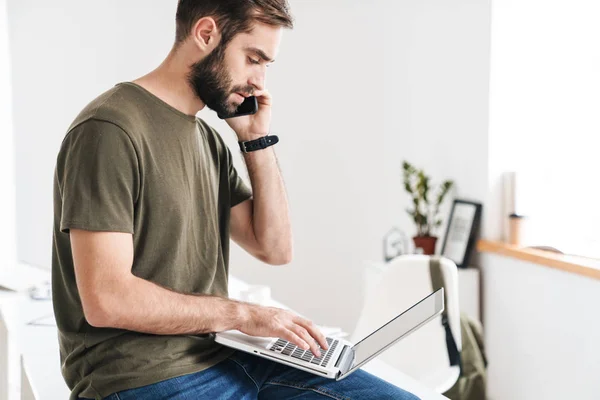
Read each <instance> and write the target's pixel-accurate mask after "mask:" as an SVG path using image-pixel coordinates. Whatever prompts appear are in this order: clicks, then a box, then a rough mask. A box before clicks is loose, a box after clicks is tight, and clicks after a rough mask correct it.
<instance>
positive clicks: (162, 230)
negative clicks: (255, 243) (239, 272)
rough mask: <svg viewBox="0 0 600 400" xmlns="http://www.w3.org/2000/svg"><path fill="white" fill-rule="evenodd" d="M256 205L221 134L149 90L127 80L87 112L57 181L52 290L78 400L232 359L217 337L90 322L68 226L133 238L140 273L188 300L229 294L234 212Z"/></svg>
mask: <svg viewBox="0 0 600 400" xmlns="http://www.w3.org/2000/svg"><path fill="white" fill-rule="evenodd" d="M250 197H251V192H250V190H249V188H248V187H247V186H246V185H245V184H244V183H243V181H242V180H241V179H240V177H239V176H238V173H237V171H236V170H235V168H234V167H233V165H232V159H231V153H230V151H229V149H228V148H227V146H226V145H225V143H224V142H223V140H222V139H221V137H220V136H219V134H218V133H217V132H216V131H215V130H214V129H212V128H211V127H210V126H208V125H207V124H206V123H205V122H204V121H202V120H200V119H199V118H196V117H193V116H189V115H186V114H184V113H182V112H180V111H178V110H177V109H175V108H173V107H171V106H170V105H168V104H167V103H165V102H163V101H162V100H160V99H159V98H158V97H156V96H154V95H152V94H151V93H150V92H148V91H146V90H145V89H143V88H142V87H140V86H138V85H136V84H133V83H129V82H126V83H121V84H118V85H116V86H115V87H114V88H112V89H111V90H109V91H108V92H106V93H104V94H102V95H100V96H99V97H98V98H97V99H95V100H94V101H92V102H91V103H90V104H89V105H88V106H87V107H86V108H85V109H84V110H83V111H82V112H81V114H80V115H79V116H78V117H77V118H76V119H75V121H74V122H73V124H72V125H71V127H70V128H69V130H68V132H67V135H66V137H65V139H64V140H63V142H62V146H61V148H60V152H59V154H58V157H57V164H56V171H55V175H54V235H53V247H52V292H53V300H54V313H55V316H56V321H57V325H58V331H59V342H60V356H61V364H62V373H63V376H64V378H65V381H66V382H67V385H68V386H69V388H70V389H71V391H72V393H71V399H76V398H77V397H83V398H93V399H101V398H103V397H106V396H108V395H110V394H112V393H114V392H117V391H122V390H126V389H131V388H136V387H141V386H145V385H149V384H152V383H156V382H159V381H162V380H165V379H169V378H173V377H176V376H181V375H185V374H189V373H194V372H197V371H201V370H203V369H206V368H208V367H210V366H212V365H214V364H216V363H218V362H219V361H222V360H223V359H225V358H226V357H228V356H229V355H230V354H231V352H232V351H231V350H230V349H227V348H224V347H222V346H221V345H219V344H217V343H216V342H215V341H214V335H212V334H210V335H196V336H194V335H170V336H161V335H151V334H144V333H139V332H132V331H126V330H120V329H105V328H95V327H93V326H91V325H90V324H89V323H88V322H87V321H86V319H85V316H84V313H83V309H82V305H81V298H80V296H79V291H78V290H77V285H76V282H75V273H74V268H73V257H72V253H71V243H70V237H69V230H70V229H71V228H75V229H84V230H89V231H111V232H127V233H131V234H133V250H134V260H133V265H132V269H131V272H132V273H133V274H134V275H135V276H137V277H139V278H142V279H146V280H148V281H151V282H154V283H156V284H158V285H160V286H163V287H165V288H168V289H171V290H173V291H176V292H179V293H184V294H210V295H218V296H225V297H226V296H227V295H228V293H227V283H228V261H229V219H230V208H231V207H233V206H235V205H237V204H239V203H241V202H242V201H245V200H247V199H249V198H250ZM106 250H107V251H110V249H106Z"/></svg>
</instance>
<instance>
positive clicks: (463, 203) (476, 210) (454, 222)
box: [442, 199, 483, 268]
mask: <svg viewBox="0 0 600 400" xmlns="http://www.w3.org/2000/svg"><path fill="white" fill-rule="evenodd" d="M482 208H483V206H482V205H481V203H475V202H472V201H467V200H458V199H455V200H454V203H453V204H452V210H451V211H450V219H449V220H448V228H447V229H446V236H445V237H444V243H443V245H442V256H443V257H446V258H449V259H451V260H452V261H454V263H455V264H456V266H457V267H459V268H466V267H468V266H469V261H470V260H471V254H472V252H473V247H474V246H475V235H476V234H477V231H478V228H479V223H480V221H481V210H482Z"/></svg>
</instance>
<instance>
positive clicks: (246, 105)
mask: <svg viewBox="0 0 600 400" xmlns="http://www.w3.org/2000/svg"><path fill="white" fill-rule="evenodd" d="M257 111H258V100H256V96H249V97H246V98H245V99H244V102H243V103H242V104H240V106H239V107H238V108H237V110H236V111H235V114H233V115H230V116H229V115H228V116H224V115H221V114H218V116H219V118H221V119H228V118H235V117H241V116H242V115H252V114H256V112H257Z"/></svg>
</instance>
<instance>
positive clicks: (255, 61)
mask: <svg viewBox="0 0 600 400" xmlns="http://www.w3.org/2000/svg"><path fill="white" fill-rule="evenodd" d="M248 61H250V64H260V62H259V61H257V60H255V59H253V58H251V57H248Z"/></svg>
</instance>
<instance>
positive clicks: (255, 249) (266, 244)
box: [230, 147, 293, 265]
mask: <svg viewBox="0 0 600 400" xmlns="http://www.w3.org/2000/svg"><path fill="white" fill-rule="evenodd" d="M245 161H246V165H247V167H248V173H249V175H250V182H251V184H252V191H253V195H254V197H253V198H252V199H250V200H247V201H244V202H242V203H241V204H238V205H237V206H235V207H233V208H232V209H231V222H230V232H231V238H232V239H233V240H234V241H235V242H236V243H238V244H239V245H240V246H241V247H242V248H243V249H245V250H246V251H247V252H248V253H250V254H252V255H253V256H255V257H256V258H258V259H260V260H261V261H263V262H265V263H268V264H272V265H283V264H289V263H290V262H291V260H292V254H293V247H292V230H291V225H290V217H289V209H288V200H287V195H286V193H285V186H284V183H283V179H282V177H281V173H280V171H279V166H278V165H277V158H276V157H275V151H274V150H273V148H272V147H269V148H267V149H264V150H259V151H254V152H251V153H245Z"/></svg>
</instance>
